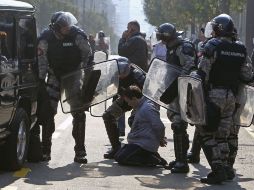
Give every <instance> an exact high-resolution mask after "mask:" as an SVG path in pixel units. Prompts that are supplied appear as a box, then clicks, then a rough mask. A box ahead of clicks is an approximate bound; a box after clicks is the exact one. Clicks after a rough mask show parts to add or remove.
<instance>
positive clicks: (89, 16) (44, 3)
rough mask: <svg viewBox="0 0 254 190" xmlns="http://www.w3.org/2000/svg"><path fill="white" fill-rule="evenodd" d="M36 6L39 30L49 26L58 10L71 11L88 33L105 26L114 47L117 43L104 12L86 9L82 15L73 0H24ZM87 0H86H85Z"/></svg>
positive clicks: (95, 31)
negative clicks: (70, 0) (71, 0)
mask: <svg viewBox="0 0 254 190" xmlns="http://www.w3.org/2000/svg"><path fill="white" fill-rule="evenodd" d="M23 1H25V2H28V3H30V4H32V5H34V6H35V7H36V13H35V17H36V19H37V28H38V31H39V32H40V31H42V30H43V29H44V28H45V27H47V26H48V24H49V22H50V18H51V15H52V14H53V13H54V12H56V11H69V12H71V13H73V15H75V16H76V18H77V19H78V21H79V25H80V26H81V28H83V29H84V30H85V31H86V33H87V34H90V33H91V34H93V35H95V34H96V33H97V32H98V31H99V30H101V29H102V28H103V30H104V31H105V33H106V34H110V37H111V47H114V46H115V45H114V46H113V45H112V43H113V44H114V43H116V39H117V36H116V35H115V34H114V31H113V29H112V28H111V27H110V24H109V23H108V21H107V18H106V16H105V15H103V14H99V13H96V12H92V11H90V10H85V15H80V14H79V12H78V7H77V6H75V4H72V3H71V2H66V1H61V0H23ZM84 1H85V0H84Z"/></svg>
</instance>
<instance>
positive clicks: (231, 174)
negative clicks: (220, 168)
mask: <svg viewBox="0 0 254 190" xmlns="http://www.w3.org/2000/svg"><path fill="white" fill-rule="evenodd" d="M224 170H225V172H226V175H227V180H233V179H234V178H235V171H234V169H233V168H232V167H230V166H225V167H224Z"/></svg>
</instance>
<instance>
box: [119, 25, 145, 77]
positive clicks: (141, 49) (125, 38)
mask: <svg viewBox="0 0 254 190" xmlns="http://www.w3.org/2000/svg"><path fill="white" fill-rule="evenodd" d="M118 54H119V55H121V56H123V57H127V58H128V59H129V61H130V62H131V63H134V64H135V65H137V66H139V67H140V68H141V69H143V70H144V71H145V72H147V70H148V64H147V60H148V49H147V43H146V40H145V39H144V37H143V36H142V34H141V32H140V25H139V23H138V21H136V20H134V21H131V22H129V23H128V25H127V30H125V31H124V32H123V34H122V38H120V40H119V44H118Z"/></svg>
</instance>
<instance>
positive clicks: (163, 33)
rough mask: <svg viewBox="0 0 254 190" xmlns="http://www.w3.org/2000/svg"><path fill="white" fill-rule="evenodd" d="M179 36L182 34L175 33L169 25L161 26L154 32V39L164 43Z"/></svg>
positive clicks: (171, 25)
mask: <svg viewBox="0 0 254 190" xmlns="http://www.w3.org/2000/svg"><path fill="white" fill-rule="evenodd" d="M181 34H182V33H179V32H177V31H176V28H175V26H174V25H173V24H170V23H164V24H161V25H160V26H159V27H158V28H157V30H156V38H157V39H158V40H162V41H166V42H168V41H171V40H172V39H175V38H177V36H180V35H181Z"/></svg>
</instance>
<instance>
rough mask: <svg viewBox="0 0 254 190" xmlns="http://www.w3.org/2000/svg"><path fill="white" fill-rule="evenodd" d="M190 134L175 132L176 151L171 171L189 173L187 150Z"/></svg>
mask: <svg viewBox="0 0 254 190" xmlns="http://www.w3.org/2000/svg"><path fill="white" fill-rule="evenodd" d="M188 143H189V140H188V135H187V134H174V151H175V157H176V160H175V162H171V163H172V164H171V165H172V168H171V173H188V172H189V166H188V163H187V150H188V145H187V144H188Z"/></svg>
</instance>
